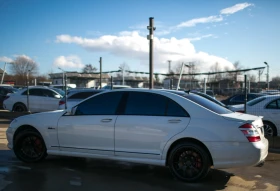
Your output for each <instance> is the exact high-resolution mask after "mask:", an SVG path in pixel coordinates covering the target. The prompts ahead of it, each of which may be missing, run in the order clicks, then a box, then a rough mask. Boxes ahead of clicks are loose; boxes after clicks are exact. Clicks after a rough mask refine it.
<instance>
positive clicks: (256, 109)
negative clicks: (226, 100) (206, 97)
mask: <svg viewBox="0 0 280 191" xmlns="http://www.w3.org/2000/svg"><path fill="white" fill-rule="evenodd" d="M230 110H232V111H236V112H242V113H244V112H245V108H244V104H241V105H232V106H231V107H230ZM246 113H247V114H251V115H256V116H263V123H264V132H265V135H266V136H277V135H278V136H280V95H266V96H262V97H258V98H256V99H254V100H252V101H249V102H248V103H247V105H246Z"/></svg>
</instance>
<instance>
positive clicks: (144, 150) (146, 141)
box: [115, 115, 190, 159]
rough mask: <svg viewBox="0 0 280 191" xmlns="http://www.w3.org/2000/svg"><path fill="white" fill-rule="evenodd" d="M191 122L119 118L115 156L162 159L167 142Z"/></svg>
mask: <svg viewBox="0 0 280 191" xmlns="http://www.w3.org/2000/svg"><path fill="white" fill-rule="evenodd" d="M136 121H137V123H135V122H136ZM189 121H190V118H189V117H165V116H122V115H121V116H118V119H117V122H116V124H115V154H116V155H117V156H129V157H137V158H152V159H161V158H162V157H161V155H162V150H163V148H164V145H165V144H166V142H167V141H168V140H169V139H170V138H171V137H173V136H174V135H176V134H178V133H179V132H182V131H183V130H184V129H185V128H186V127H187V126H188V124H189Z"/></svg>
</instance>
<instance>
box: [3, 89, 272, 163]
mask: <svg viewBox="0 0 280 191" xmlns="http://www.w3.org/2000/svg"><path fill="white" fill-rule="evenodd" d="M121 91H122V90H121ZM126 91H141V92H150V91H151V90H133V89H129V90H126ZM103 93H108V92H103ZM103 93H100V94H99V95H101V94H103ZM153 93H156V94H161V95H164V96H166V97H169V98H171V99H173V100H174V101H175V102H177V103H179V104H180V105H181V106H182V107H183V108H185V110H186V111H187V112H188V113H189V115H190V118H189V117H166V116H164V117H152V116H126V115H111V116H102V115H95V116H71V115H69V116H63V115H64V114H65V113H66V111H54V112H47V113H40V114H33V115H27V116H22V117H20V118H17V119H16V120H14V121H13V122H12V123H11V124H10V127H9V128H8V130H7V139H8V142H9V143H8V147H9V148H10V149H13V135H14V133H15V131H16V130H17V128H19V127H20V126H22V125H26V124H28V125H30V126H33V127H35V128H36V129H37V130H38V131H39V132H40V133H41V135H42V136H43V138H44V140H45V143H46V147H47V152H48V154H53V155H67V156H76V157H90V158H104V159H114V160H122V161H128V162H138V163H145V164H153V165H165V164H166V160H167V153H168V150H169V148H170V147H171V145H172V144H173V143H174V142H175V141H177V140H180V139H182V138H184V139H185V138H189V139H193V140H198V141H200V142H201V143H202V144H204V145H205V147H206V148H207V149H208V150H209V152H210V154H211V156H212V159H213V165H214V168H231V167H241V166H248V165H249V166H251V165H252V166H253V165H256V164H258V163H259V162H260V161H263V160H264V159H265V158H266V156H267V154H268V141H267V140H266V139H265V138H264V135H263V133H262V132H261V127H262V126H263V124H262V120H261V117H256V116H252V115H247V114H240V113H230V114H224V115H219V114H216V113H214V112H212V111H210V110H208V109H206V108H204V107H202V106H200V105H198V104H196V103H194V102H192V101H189V100H186V99H185V98H183V97H181V96H178V95H175V94H173V93H168V92H164V91H153ZM88 99H90V98H88ZM104 119H105V121H102V120H104ZM108 119H110V120H108ZM169 120H171V121H169ZM168 121H169V122H168ZM245 123H253V125H254V126H255V127H256V128H257V129H258V132H259V133H260V137H261V141H259V142H255V143H251V142H249V141H248V140H247V138H246V137H245V136H244V134H243V133H242V132H241V131H240V129H239V127H240V126H241V125H243V124H245Z"/></svg>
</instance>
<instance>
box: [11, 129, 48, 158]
mask: <svg viewBox="0 0 280 191" xmlns="http://www.w3.org/2000/svg"><path fill="white" fill-rule="evenodd" d="M14 153H15V155H16V156H17V158H18V159H20V160H21V161H23V162H39V161H41V160H43V159H45V158H46V156H47V149H46V145H45V142H44V140H43V138H42V136H41V135H40V134H39V133H38V132H36V131H33V130H26V131H23V132H20V133H19V134H18V135H17V136H16V138H15V141H14Z"/></svg>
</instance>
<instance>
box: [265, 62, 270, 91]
mask: <svg viewBox="0 0 280 191" xmlns="http://www.w3.org/2000/svg"><path fill="white" fill-rule="evenodd" d="M264 64H265V65H266V66H267V74H266V82H267V90H269V65H268V63H267V62H264Z"/></svg>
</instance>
